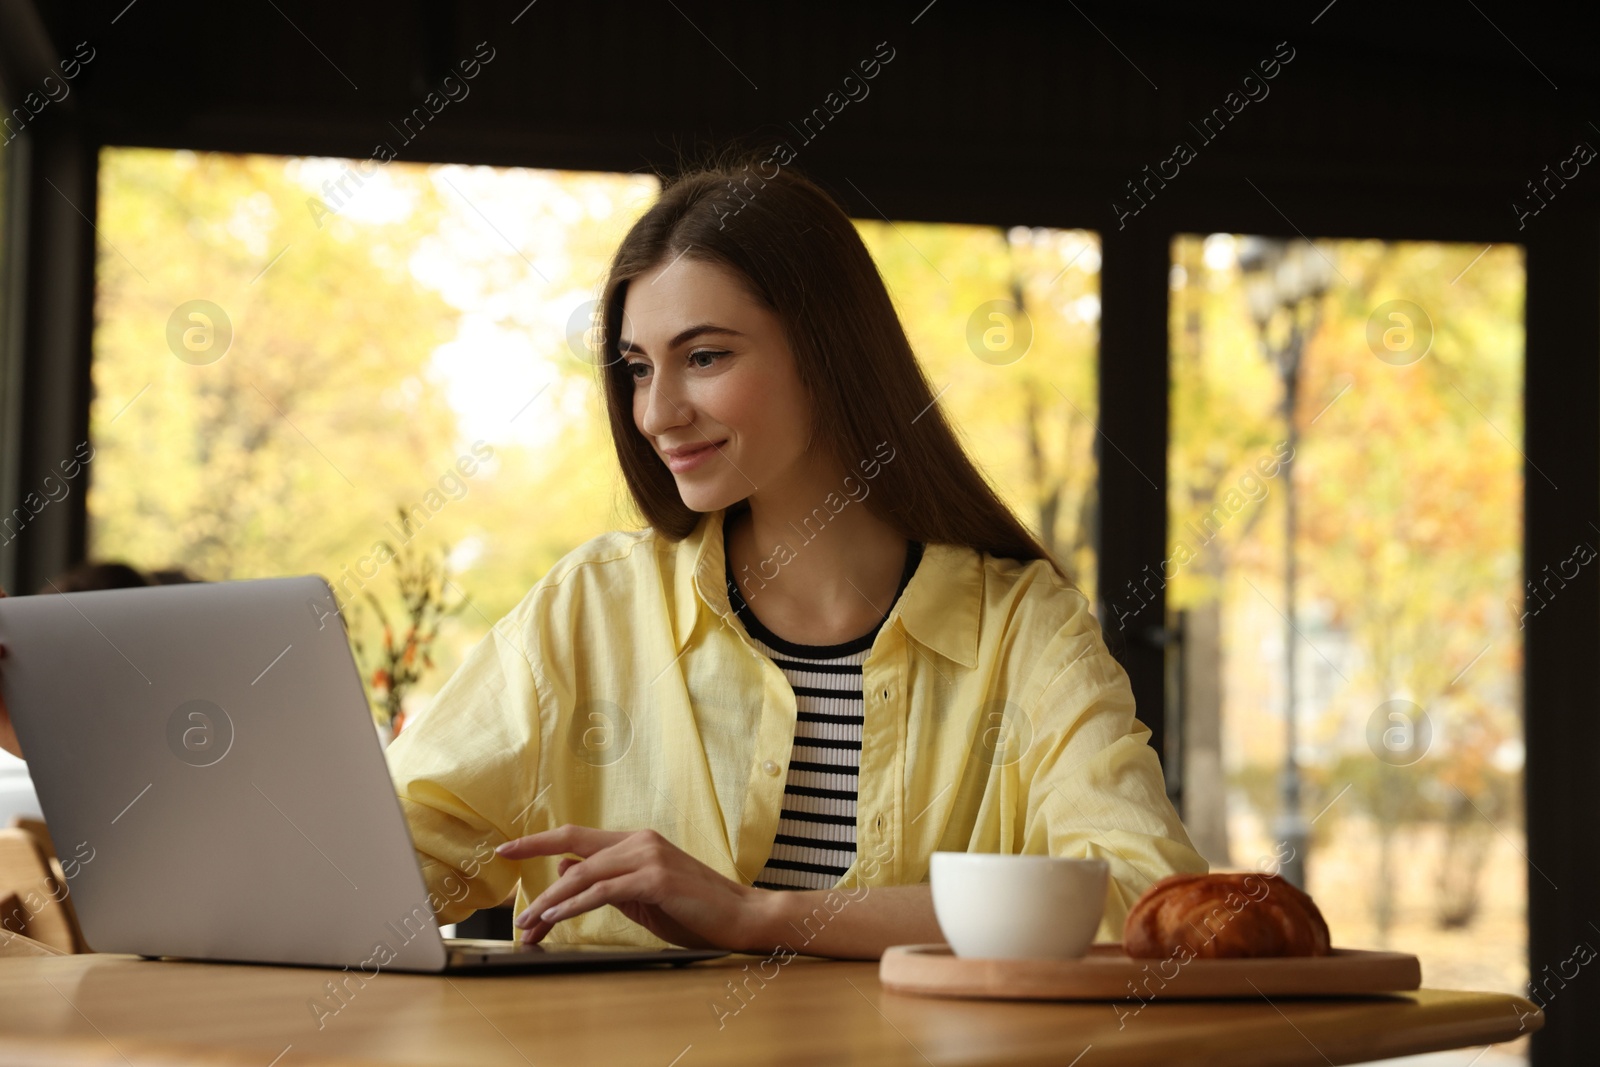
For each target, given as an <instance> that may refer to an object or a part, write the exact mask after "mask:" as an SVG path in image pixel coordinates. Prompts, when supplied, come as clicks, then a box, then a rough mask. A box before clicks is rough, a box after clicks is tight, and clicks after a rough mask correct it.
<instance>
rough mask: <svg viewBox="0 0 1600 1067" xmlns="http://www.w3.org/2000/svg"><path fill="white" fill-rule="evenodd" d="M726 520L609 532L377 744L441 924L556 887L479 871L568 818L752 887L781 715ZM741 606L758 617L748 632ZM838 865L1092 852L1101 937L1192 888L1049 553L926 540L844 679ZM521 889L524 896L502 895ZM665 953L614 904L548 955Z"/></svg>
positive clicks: (1174, 825)
mask: <svg viewBox="0 0 1600 1067" xmlns="http://www.w3.org/2000/svg"><path fill="white" fill-rule="evenodd" d="M722 519H723V512H722V511H716V512H710V513H708V514H707V515H706V516H705V518H703V519H702V520H701V522H700V524H699V525H698V526H697V527H696V529H695V530H694V532H693V533H691V534H690V535H689V536H688V537H686V538H684V539H683V540H682V541H679V542H676V543H675V542H672V541H669V540H667V539H665V538H662V537H660V536H658V535H657V534H656V533H655V532H654V531H653V530H641V531H623V532H613V533H607V534H604V535H602V536H600V537H596V538H594V539H593V540H591V541H588V542H587V543H585V544H583V545H581V546H579V547H578V548H577V549H575V550H573V551H572V552H571V553H569V554H568V555H567V556H565V557H564V558H563V559H562V560H561V561H560V562H559V563H557V564H556V565H555V566H554V567H553V568H551V570H550V572H549V574H547V575H546V576H545V577H544V578H543V579H542V580H541V581H540V582H539V583H538V584H537V585H535V586H534V587H533V589H532V590H530V591H529V593H528V595H527V596H525V597H524V598H523V599H522V601H521V603H519V604H518V605H517V607H516V608H514V609H513V610H512V611H511V613H510V614H508V615H507V616H506V617H505V618H503V619H501V620H500V621H499V622H498V623H496V624H495V626H494V628H493V630H492V631H491V633H489V634H488V635H487V636H486V637H485V638H484V639H483V640H482V641H481V642H480V643H479V644H477V645H476V646H474V648H473V649H472V651H471V652H470V653H469V654H468V656H467V659H466V661H465V662H464V663H462V665H461V667H460V669H459V670H457V671H456V673H455V674H454V675H453V676H452V677H451V678H450V679H449V680H448V681H447V682H446V683H445V685H444V687H443V688H442V689H440V691H439V693H438V695H437V696H436V697H435V699H434V701H433V703H432V705H431V706H430V707H429V708H428V710H427V711H426V712H425V713H424V714H422V715H421V716H419V717H418V718H417V719H416V720H414V721H413V722H411V723H409V724H408V725H407V726H406V728H405V730H404V731H402V733H401V734H400V736H399V737H398V738H396V739H395V741H394V743H393V744H392V745H390V747H389V749H388V760H389V769H390V772H391V774H392V776H393V778H394V782H395V788H396V792H397V793H398V795H399V797H400V805H401V808H402V810H403V811H404V813H405V816H406V818H407V820H408V822H409V823H410V827H411V836H412V840H413V843H414V844H415V846H416V849H417V852H418V855H419V859H420V861H421V864H422V870H423V876H424V878H425V880H426V882H427V885H428V889H429V891H430V893H431V894H434V899H433V904H434V908H435V911H436V912H438V915H439V921H440V922H441V923H449V922H455V921H457V920H459V919H462V918H465V917H466V916H467V915H469V914H471V913H472V912H473V911H475V910H477V909H479V908H484V907H490V906H492V905H495V904H498V903H499V902H500V901H502V900H504V899H505V897H506V896H507V894H508V893H509V892H510V890H511V889H512V887H513V886H514V885H515V886H518V892H517V908H518V910H521V909H522V908H524V907H526V906H527V904H528V902H529V901H530V900H531V899H532V896H533V895H535V894H537V893H538V892H539V891H540V890H542V889H543V888H544V887H545V886H547V885H549V884H550V883H551V882H552V881H554V879H555V869H556V860H555V859H553V858H548V859H547V858H538V859H533V860H527V861H523V862H520V863H518V862H515V861H511V860H504V859H500V858H498V857H496V856H494V855H493V852H492V850H493V848H494V846H495V845H497V844H499V843H500V842H502V841H506V840H508V839H510V838H514V837H520V836H523V835H525V834H530V833H535V832H537V831H540V830H547V829H551V828H553V827H557V826H561V825H562V824H564V823H574V824H579V825H585V826H593V827H598V828H601V829H607V830H636V829H643V828H646V827H649V828H654V829H655V830H657V831H658V832H660V833H661V834H663V835H664V836H665V837H666V838H667V839H668V840H670V841H672V842H673V843H674V844H676V845H677V846H678V847H679V848H681V849H683V850H684V851H686V852H689V853H691V854H692V855H694V856H695V857H697V858H698V859H699V860H700V861H701V862H703V863H705V864H707V865H708V866H710V867H712V868H713V869H715V870H717V871H719V872H721V873H722V874H724V875H726V876H727V877H728V878H731V879H734V880H736V881H738V882H740V883H741V884H744V885H749V884H750V883H751V882H752V881H753V880H754V879H755V878H756V877H757V876H758V873H759V872H760V871H761V869H762V867H763V866H764V865H765V863H766V860H767V857H768V853H769V851H770V850H771V848H772V845H773V836H774V835H775V833H776V832H777V826H778V813H779V809H780V807H781V804H782V800H783V792H784V782H785V777H786V776H785V771H786V770H787V767H788V762H789V753H790V746H791V743H792V741H793V738H794V734H795V697H794V693H793V691H792V690H791V688H790V686H789V684H788V682H787V681H786V680H785V678H784V676H783V674H782V672H781V671H780V670H779V669H778V667H777V666H776V665H775V664H774V663H773V662H772V661H771V660H770V659H767V658H766V657H765V656H763V655H762V654H760V653H759V652H757V651H756V650H755V649H754V648H753V647H752V645H751V643H750V638H749V636H748V634H747V632H746V631H745V629H744V625H743V623H742V622H741V621H740V619H739V617H738V616H737V615H736V614H734V613H733V611H732V608H731V607H730V605H729V602H728V592H727V586H726V584H725V571H724V557H723V540H722ZM759 603H760V601H759V597H757V598H756V599H755V600H754V601H753V604H752V608H753V609H755V610H757V613H758V614H759V610H758V609H759ZM862 683H863V693H864V698H865V708H864V711H863V715H864V718H865V724H864V726H863V728H862V741H861V766H860V779H859V794H858V801H857V816H856V820H857V821H856V848H857V854H856V861H855V863H854V864H853V865H852V866H851V868H850V870H849V871H848V872H847V873H846V874H845V875H844V877H843V878H842V879H841V880H840V883H839V884H840V885H841V886H857V885H865V886H873V885H906V884H914V883H917V882H923V881H926V880H927V878H928V862H929V857H930V855H931V854H932V853H934V852H936V851H954V852H962V851H965V852H1007V853H1032V854H1047V855H1051V856H1081V857H1098V858H1103V859H1106V860H1108V861H1109V863H1110V869H1111V886H1110V889H1109V891H1108V894H1107V900H1106V910H1105V915H1104V919H1103V922H1102V924H1101V927H1100V930H1099V934H1098V937H1099V939H1101V940H1111V941H1116V940H1120V939H1121V935H1122V922H1123V919H1124V917H1125V916H1126V914H1127V910H1128V908H1129V907H1130V906H1131V904H1132V903H1133V901H1134V900H1135V899H1136V898H1137V897H1138V895H1139V894H1140V893H1141V892H1142V891H1143V890H1144V889H1145V888H1146V887H1147V886H1148V885H1150V883H1151V882H1152V881H1153V880H1155V879H1158V878H1161V877H1163V876H1165V875H1168V874H1172V873H1174V872H1178V871H1185V872H1191V871H1192V872H1203V871H1205V870H1206V861H1205V860H1204V859H1202V858H1201V857H1200V856H1199V855H1198V854H1197V853H1196V852H1195V851H1194V848H1193V846H1192V845H1191V844H1190V842H1189V838H1188V835H1187V834H1186V833H1185V832H1184V829H1183V826H1182V824H1181V823H1180V822H1179V821H1178V817H1177V814H1176V813H1175V812H1174V810H1173V808H1172V805H1171V803H1170V802H1169V801H1168V799H1167V796H1166V792H1165V787H1164V783H1163V780H1162V775H1161V771H1160V766H1159V764H1158V763H1157V760H1156V754H1155V751H1154V750H1153V749H1151V748H1150V746H1149V745H1148V744H1147V743H1146V740H1147V738H1148V737H1149V735H1150V731H1149V729H1148V728H1146V727H1145V726H1144V725H1143V724H1142V723H1140V722H1139V721H1138V720H1137V719H1135V718H1134V714H1133V711H1134V707H1133V692H1132V690H1131V688H1130V687H1129V684H1128V678H1127V675H1126V674H1125V673H1124V672H1123V670H1122V668H1121V667H1120V666H1119V665H1118V664H1117V662H1116V661H1115V660H1114V659H1112V657H1111V655H1110V654H1109V653H1108V652H1107V650H1106V647H1105V644H1104V642H1103V641H1102V639H1101V635H1100V627H1099V624H1098V623H1097V622H1096V620H1095V618H1094V617H1093V616H1092V615H1091V614H1090V611H1089V604H1088V602H1087V600H1086V599H1085V598H1084V596H1083V594H1082V593H1080V592H1079V591H1078V590H1077V589H1076V588H1074V587H1073V586H1072V585H1071V584H1070V583H1068V582H1065V581H1063V580H1062V579H1061V578H1060V577H1059V576H1058V575H1056V573H1055V572H1054V571H1053V570H1052V569H1051V568H1050V566H1049V565H1048V564H1047V563H1045V562H1043V561H1034V562H1031V563H1026V564H1024V563H1018V562H1016V561H1014V560H1009V559H1000V558H996V557H993V556H990V555H988V554H987V553H979V552H976V551H974V550H973V549H971V548H967V547H964V546H959V545H948V544H938V543H935V544H929V545H927V546H926V547H925V549H924V552H923V557H922V562H921V564H920V565H919V566H918V568H917V570H916V573H915V574H914V575H913V576H912V578H911V581H910V583H909V584H908V585H907V586H906V588H905V591H904V592H903V593H902V594H901V596H900V599H899V600H898V601H897V602H896V604H895V606H894V608H893V609H892V610H891V611H890V613H889V616H888V618H887V619H886V620H885V621H884V623H883V626H882V628H881V629H880V630H879V632H878V635H877V637H876V638H875V639H874V641H873V644H872V648H871V651H870V653H869V654H868V656H867V659H866V662H865V664H864V666H863V668H862ZM519 880H520V884H519ZM569 941H600V942H613V943H628V944H640V945H649V946H658V945H661V944H663V942H662V941H660V940H659V939H657V938H656V937H655V936H654V935H652V934H650V933H649V932H648V931H646V930H645V929H644V928H642V927H640V926H638V925H636V924H634V923H633V922H632V921H630V920H629V919H627V918H626V917H625V916H623V915H622V913H621V912H619V911H617V910H616V909H615V908H612V907H605V908H601V909H597V910H596V911H593V912H590V913H588V914H586V915H583V916H580V917H577V918H574V919H568V920H566V921H564V922H561V923H559V924H558V925H557V926H556V928H555V929H554V931H552V933H551V934H550V935H549V938H548V942H549V943H552V944H558V943H565V942H569Z"/></svg>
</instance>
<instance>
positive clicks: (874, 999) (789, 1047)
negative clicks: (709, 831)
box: [0, 955, 1543, 1067]
mask: <svg viewBox="0 0 1600 1067" xmlns="http://www.w3.org/2000/svg"><path fill="white" fill-rule="evenodd" d="M763 962H764V961H763V959H762V958H761V957H751V956H733V957H728V958H726V959H722V960H717V961H712V962H707V963H699V964H695V965H693V966H691V967H688V968H685V969H683V970H677V971H666V970H651V971H621V972H610V973H587V974H549V975H538V976H526V975H524V976H506V977H492V978H485V977H458V978H442V977H432V976H418V975H405V974H393V973H388V974H379V975H377V976H376V977H375V978H371V979H367V980H365V983H364V985H358V984H357V980H356V978H355V977H350V978H349V980H348V983H347V988H348V992H346V993H345V994H344V996H343V998H342V1001H341V1000H340V999H335V998H334V997H333V996H332V995H331V994H330V992H329V986H328V984H327V983H330V982H332V981H334V980H336V979H342V978H345V977H346V976H345V975H344V974H343V973H342V972H337V971H319V970H309V969H305V970H302V969H299V968H289V967H244V966H223V965H218V964H204V963H182V962H173V961H149V960H140V959H137V958H133V957H128V956H110V955H84V956H56V957H48V958H35V959H0V1067H22V1065H27V1067H35V1065H44V1064H49V1065H51V1067H90V1065H93V1067H129V1065H132V1067H146V1065H154V1064H161V1065H173V1067H177V1065H189V1064H227V1065H229V1067H245V1065H248V1067H296V1065H308V1064H317V1065H332V1064H339V1065H353V1064H401V1063H404V1064H471V1065H473V1067H496V1065H508V1067H529V1065H536V1067H563V1065H589V1064H594V1065H600V1067H609V1065H611V1064H642V1065H645V1067H703V1065H708V1064H724V1065H728V1067H753V1065H756V1064H778V1063H784V1064H812V1063H820V1064H834V1063H841V1062H848V1063H851V1064H905V1065H919V1067H921V1065H926V1064H979V1063H982V1064H1035V1063H1037V1064H1045V1063H1048V1064H1053V1065H1056V1067H1067V1065H1070V1064H1076V1065H1077V1067H1103V1065H1113V1064H1149V1063H1159V1064H1168V1063H1173V1064H1177V1063H1181V1064H1185V1065H1189V1064H1229V1065H1236V1064H1237V1065H1266V1064H1313V1065H1322V1064H1325V1063H1352V1062H1359V1061H1361V1060H1367V1059H1377V1058H1381V1057H1387V1056H1396V1055H1403V1054H1407V1053H1413V1052H1427V1051H1432V1050H1436V1049H1444V1048H1454V1047H1463V1046H1472V1045H1487V1044H1490V1043H1492V1042H1497V1041H1503V1040H1507V1039H1509V1038H1513V1037H1516V1036H1517V1035H1518V1033H1519V1032H1522V1031H1520V1030H1519V1025H1520V1024H1519V1017H1520V1018H1522V1020H1523V1022H1525V1024H1526V1027H1527V1029H1533V1028H1536V1027H1537V1026H1538V1025H1539V1024H1540V1023H1542V1021H1543V1018H1542V1016H1540V1015H1539V1014H1538V1013H1537V1012H1535V1011H1534V1008H1533V1005H1531V1004H1529V1003H1528V1002H1527V1001H1525V1000H1523V999H1521V998H1519V997H1513V996H1507V995H1503V994H1491V993H1457V992H1443V991H1438V990H1422V991H1420V992H1417V993H1412V994H1406V995H1404V996H1396V997H1392V998H1369V999H1363V1000H1339V1001H1307V1000H1299V1001H1296V1000H1278V1001H1276V1002H1273V1003H1269V1002H1267V1001H1265V1000H1257V1001H1253V1002H1252V1001H1240V1002H1222V1001H1211V1002H1204V1003H1196V1002H1191V1003H1167V1004H1162V1003H1159V1002H1152V1003H1150V1004H1149V1005H1147V1006H1146V1007H1145V1008H1144V1009H1143V1010H1142V1011H1141V1012H1140V1013H1139V1014H1138V1015H1137V1016H1132V1017H1127V1018H1123V1019H1121V1020H1120V1022H1121V1024H1122V1025H1120V1026H1119V1018H1118V1014H1117V1012H1116V1011H1115V1010H1113V1008H1112V1007H1111V1005H1109V1004H1104V1003H1070V1004H1069V1003H1024V1002H1011V1001H1008V1002H998V1001H971V1000H933V999H927V998H922V997H914V996H903V995H899V994H895V993H889V992H886V991H884V990H883V989H882V988H881V987H880V986H879V985H878V980H877V964H876V963H856V962H842V961H828V960H812V959H807V958H804V957H799V958H794V959H791V960H789V961H788V962H786V963H784V964H783V965H782V966H779V965H778V963H777V962H776V961H773V960H766V961H765V966H764V967H763ZM763 974H765V975H769V976H770V977H767V978H766V979H765V980H764V981H763V979H762V977H761V976H762V975H763ZM735 989H737V990H738V991H739V995H738V996H735V994H734V990H735ZM317 1004H321V1005H323V1006H322V1008H321V1010H320V1011H319V1010H318V1009H317V1008H316V1007H314V1005H317ZM719 1006H720V1007H719ZM1522 1013H1528V1014H1527V1015H1526V1016H1525V1017H1523V1015H1522ZM319 1024H320V1027H319ZM1085 1050H1087V1051H1085Z"/></svg>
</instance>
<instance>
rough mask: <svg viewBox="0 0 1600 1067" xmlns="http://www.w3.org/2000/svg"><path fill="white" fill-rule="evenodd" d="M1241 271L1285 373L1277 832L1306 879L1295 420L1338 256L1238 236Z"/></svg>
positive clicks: (1290, 872) (1292, 874)
mask: <svg viewBox="0 0 1600 1067" xmlns="http://www.w3.org/2000/svg"><path fill="white" fill-rule="evenodd" d="M1238 262H1239V272H1240V275H1241V277H1242V279H1243V282H1244V295H1245V303H1246V304H1247V305H1249V308H1250V317H1251V318H1252V319H1253V320H1254V321H1255V325H1256V333H1257V335H1258V337H1259V339H1260V343H1261V351H1262V354H1263V355H1265V356H1266V357H1267V361H1268V362H1269V363H1271V364H1272V365H1273V367H1274V369H1276V370H1277V372H1278V377H1279V378H1280V379H1282V381H1283V421H1284V427H1285V435H1286V437H1285V439H1286V441H1287V443H1288V446H1289V459H1288V461H1286V462H1285V463H1284V465H1283V472H1282V474H1283V492H1284V509H1283V511H1284V519H1283V527H1284V538H1283V544H1284V552H1283V555H1284V561H1283V590H1284V599H1285V600H1286V601H1287V603H1286V604H1285V605H1284V619H1285V627H1284V641H1283V657H1284V730H1285V741H1284V759H1283V772H1282V775H1281V776H1280V778H1279V781H1278V786H1279V791H1280V795H1281V797H1282V810H1281V811H1280V812H1279V814H1278V818H1277V820H1276V821H1275V823H1274V826H1273V836H1274V837H1276V838H1277V839H1278V840H1280V841H1283V842H1284V843H1286V844H1287V845H1288V846H1289V849H1290V854H1289V857H1288V859H1286V860H1285V861H1284V863H1283V866H1282V869H1281V873H1282V874H1283V876H1284V878H1286V879H1288V880H1289V881H1290V882H1292V883H1294V884H1295V885H1297V886H1299V887H1300V888H1301V889H1304V888H1305V885H1306V859H1305V857H1306V844H1307V838H1308V837H1309V836H1310V830H1311V827H1310V824H1309V823H1307V821H1306V817H1305V814H1304V812H1302V811H1301V810H1300V763H1299V755H1298V752H1297V747H1298V745H1299V730H1298V724H1297V722H1296V718H1297V715H1296V704H1297V699H1296V686H1295V645H1296V641H1297V638H1298V632H1297V631H1296V628H1295V624H1294V617H1295V529H1296V508H1295V487H1294V458H1295V456H1296V454H1297V450H1298V447H1299V443H1300V430H1299V426H1298V424H1297V423H1296V422H1295V402H1296V400H1297V399H1298V396H1299V391H1300V361H1301V357H1302V356H1303V355H1304V353H1305V346H1306V341H1307V340H1308V339H1309V338H1310V337H1311V336H1312V335H1313V334H1314V333H1316V329H1317V324H1318V321H1319V320H1320V318H1321V315H1322V296H1323V294H1325V293H1326V292H1327V291H1328V288H1329V286H1330V285H1331V283H1332V277H1333V273H1334V270H1333V264H1332V263H1330V262H1329V261H1328V259H1327V257H1326V256H1325V255H1324V254H1323V252H1322V251H1321V250H1320V249H1319V248H1317V246H1316V245H1314V244H1312V243H1311V242H1310V241H1305V240H1301V241H1292V242H1291V241H1289V240H1286V239H1284V238H1279V237H1244V238H1241V239H1240V240H1239V243H1238Z"/></svg>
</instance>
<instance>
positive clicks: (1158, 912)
mask: <svg viewBox="0 0 1600 1067" xmlns="http://www.w3.org/2000/svg"><path fill="white" fill-rule="evenodd" d="M1122 945H1123V951H1124V952H1126V953H1127V954H1128V955H1129V956H1134V957H1139V958H1147V959H1155V958H1164V957H1173V956H1183V957H1185V958H1188V959H1196V958H1198V959H1226V958H1234V957H1242V956H1326V955H1328V953H1329V951H1330V947H1329V941H1328V924H1327V922H1326V921H1324V920H1323V918H1322V912H1321V911H1319V910H1318V909H1317V905H1316V903H1315V902H1314V901H1313V900H1312V899H1311V898H1310V897H1309V896H1307V895H1306V894H1305V893H1303V892H1301V891H1300V890H1299V889H1298V888H1296V887H1295V886H1294V885H1292V884H1290V883H1289V882H1287V881H1285V880H1284V879H1283V878H1281V877H1279V876H1278V875H1275V874H1259V873H1256V872H1254V871H1245V872H1238V873H1220V874H1174V875H1171V876H1169V877H1167V878H1163V879H1161V881H1159V882H1156V883H1155V884H1154V885H1152V886H1151V887H1150V888H1149V889H1146V890H1145V891H1144V893H1143V895H1141V896H1140V897H1139V899H1138V900H1137V901H1135V902H1134V905H1133V907H1132V908H1131V909H1130V910H1129V912H1128V918H1127V921H1126V922H1125V923H1124V924H1123V929H1122Z"/></svg>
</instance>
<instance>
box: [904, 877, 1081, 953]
mask: <svg viewBox="0 0 1600 1067" xmlns="http://www.w3.org/2000/svg"><path fill="white" fill-rule="evenodd" d="M929 876H930V879H931V881H932V883H933V912H934V914H935V915H936V916H937V917H938V919H939V928H940V929H941V930H943V931H944V937H945V940H946V941H948V942H949V943H950V948H951V949H952V950H953V951H954V952H955V954H956V955H957V956H973V957H978V958H980V959H1077V958H1078V957H1080V956H1082V955H1083V954H1084V953H1086V952H1087V951H1088V950H1089V945H1090V943H1091V942H1093V940H1094V935H1095V931H1097V930H1098V929H1099V928H1100V919H1101V917H1102V916H1103V915H1104V913H1105V907H1106V886H1107V883H1108V881H1109V878H1110V868H1109V865H1108V864H1107V863H1106V861H1105V860H1086V859H1058V858H1056V857H1053V856H1002V855H999V854H996V853H988V852H935V853H934V854H933V857H932V859H931V866H930V868H929Z"/></svg>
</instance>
